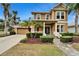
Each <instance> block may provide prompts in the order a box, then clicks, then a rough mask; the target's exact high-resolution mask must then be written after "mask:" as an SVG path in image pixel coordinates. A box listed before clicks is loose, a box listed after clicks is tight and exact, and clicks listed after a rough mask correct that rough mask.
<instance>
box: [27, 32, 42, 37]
mask: <svg viewBox="0 0 79 59" xmlns="http://www.w3.org/2000/svg"><path fill="white" fill-rule="evenodd" d="M42 35H43V34H42V33H27V34H26V36H27V38H40V36H42Z"/></svg>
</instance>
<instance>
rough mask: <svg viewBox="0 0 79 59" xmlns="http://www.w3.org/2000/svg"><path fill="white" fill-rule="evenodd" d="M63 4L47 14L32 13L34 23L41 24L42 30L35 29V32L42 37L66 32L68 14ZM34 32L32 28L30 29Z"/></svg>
mask: <svg viewBox="0 0 79 59" xmlns="http://www.w3.org/2000/svg"><path fill="white" fill-rule="evenodd" d="M67 11H68V10H67V8H66V6H65V5H64V4H62V3H60V4H58V5H57V6H55V7H54V8H53V9H51V10H50V11H49V12H32V15H33V16H34V21H36V22H43V28H40V27H39V28H37V30H36V31H37V32H42V33H43V35H46V34H53V32H59V33H61V32H68V22H67V20H68V19H67V18H68V12H67ZM31 29H32V31H33V32H34V27H33V28H31Z"/></svg>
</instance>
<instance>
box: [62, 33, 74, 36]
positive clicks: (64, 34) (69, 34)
mask: <svg viewBox="0 0 79 59" xmlns="http://www.w3.org/2000/svg"><path fill="white" fill-rule="evenodd" d="M61 35H62V36H73V35H74V34H73V33H61Z"/></svg>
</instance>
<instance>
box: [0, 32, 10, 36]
mask: <svg viewBox="0 0 79 59" xmlns="http://www.w3.org/2000/svg"><path fill="white" fill-rule="evenodd" d="M9 35H10V33H9V32H7V33H5V32H1V33H0V37H5V36H9Z"/></svg>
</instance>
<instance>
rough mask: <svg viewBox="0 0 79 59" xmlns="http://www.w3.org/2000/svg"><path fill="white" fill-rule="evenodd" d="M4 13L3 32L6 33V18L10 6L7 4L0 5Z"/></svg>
mask: <svg viewBox="0 0 79 59" xmlns="http://www.w3.org/2000/svg"><path fill="white" fill-rule="evenodd" d="M1 5H2V7H3V9H4V11H3V13H4V18H5V28H4V32H5V33H7V31H8V29H7V21H8V16H9V7H10V4H9V3H2V4H1Z"/></svg>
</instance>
